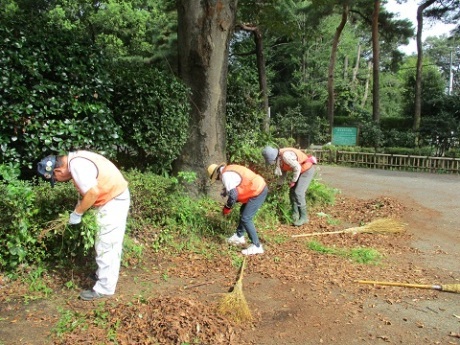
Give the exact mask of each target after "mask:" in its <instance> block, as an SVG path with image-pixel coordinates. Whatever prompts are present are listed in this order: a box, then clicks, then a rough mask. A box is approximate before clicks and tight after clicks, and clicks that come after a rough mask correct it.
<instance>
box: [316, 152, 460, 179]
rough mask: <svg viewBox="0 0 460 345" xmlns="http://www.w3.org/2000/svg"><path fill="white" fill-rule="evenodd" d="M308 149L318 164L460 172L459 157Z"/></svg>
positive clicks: (443, 172) (448, 172) (431, 171)
mask: <svg viewBox="0 0 460 345" xmlns="http://www.w3.org/2000/svg"><path fill="white" fill-rule="evenodd" d="M308 151H309V152H311V153H312V154H313V155H314V156H316V158H317V159H318V163H319V164H321V162H323V163H331V164H343V165H347V166H354V167H361V168H373V169H387V170H405V171H416V172H430V173H442V174H460V158H446V157H429V156H407V155H397V154H385V153H366V152H348V151H332V150H308Z"/></svg>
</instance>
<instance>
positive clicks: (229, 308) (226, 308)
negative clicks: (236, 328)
mask: <svg viewBox="0 0 460 345" xmlns="http://www.w3.org/2000/svg"><path fill="white" fill-rule="evenodd" d="M245 266H246V257H244V259H243V262H242V263H241V267H240V272H239V275H238V280H237V281H236V283H235V285H234V286H233V289H232V290H231V291H230V292H228V293H226V294H225V295H224V296H223V297H222V299H221V300H220V302H219V305H218V307H217V311H218V312H219V313H220V314H222V315H225V316H227V317H229V318H231V319H233V320H234V321H236V322H243V321H250V320H252V314H251V310H250V309H249V306H248V303H247V302H246V298H245V297H244V294H243V271H244V268H245Z"/></svg>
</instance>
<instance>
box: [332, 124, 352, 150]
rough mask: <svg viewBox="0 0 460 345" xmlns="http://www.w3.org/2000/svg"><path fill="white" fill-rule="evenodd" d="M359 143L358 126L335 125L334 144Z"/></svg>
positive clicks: (333, 132)
mask: <svg viewBox="0 0 460 345" xmlns="http://www.w3.org/2000/svg"><path fill="white" fill-rule="evenodd" d="M357 144H358V128H356V127H333V128H332V145H337V146H340V145H341V146H355V145H357Z"/></svg>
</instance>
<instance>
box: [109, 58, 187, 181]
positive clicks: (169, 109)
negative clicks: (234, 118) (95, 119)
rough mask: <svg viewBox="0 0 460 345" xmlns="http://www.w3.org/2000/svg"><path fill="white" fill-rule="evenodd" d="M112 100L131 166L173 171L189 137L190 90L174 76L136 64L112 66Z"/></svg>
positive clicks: (122, 145)
mask: <svg viewBox="0 0 460 345" xmlns="http://www.w3.org/2000/svg"><path fill="white" fill-rule="evenodd" d="M111 68H112V80H113V83H114V91H113V101H112V103H111V107H112V109H113V111H114V115H115V118H116V119H117V124H118V125H120V126H121V128H122V131H123V136H122V140H121V144H120V145H119V149H120V150H121V151H122V154H121V157H122V159H123V162H125V163H127V164H125V165H128V166H130V167H136V168H141V169H143V168H145V167H147V166H149V167H150V169H151V170H152V171H153V172H155V173H158V174H163V175H165V174H167V173H169V172H170V171H171V164H172V162H173V161H174V160H175V159H176V158H177V157H178V156H179V154H180V152H181V150H182V147H183V145H184V144H185V142H186V140H187V136H188V121H189V112H190V104H189V102H188V101H187V99H188V90H187V88H186V87H185V86H184V84H182V83H181V82H180V81H179V80H177V79H175V77H174V76H173V75H168V74H166V73H164V72H163V71H160V70H158V69H156V68H153V67H152V66H150V65H147V64H145V63H138V62H134V61H129V62H117V63H115V64H114V65H113V66H112V67H111Z"/></svg>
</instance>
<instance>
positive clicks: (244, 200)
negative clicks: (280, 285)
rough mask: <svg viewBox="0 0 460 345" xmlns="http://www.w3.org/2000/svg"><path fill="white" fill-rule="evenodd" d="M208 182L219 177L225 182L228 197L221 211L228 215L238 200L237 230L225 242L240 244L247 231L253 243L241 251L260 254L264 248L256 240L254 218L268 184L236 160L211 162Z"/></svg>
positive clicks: (243, 241) (225, 193)
mask: <svg viewBox="0 0 460 345" xmlns="http://www.w3.org/2000/svg"><path fill="white" fill-rule="evenodd" d="M208 176H209V178H210V179H211V183H214V182H215V181H216V180H220V181H221V182H222V184H223V185H224V192H223V196H226V197H227V202H226V203H225V205H224V207H223V209H222V213H223V215H224V216H226V215H228V214H229V213H230V212H231V211H232V209H233V207H234V205H235V204H236V203H237V202H240V203H241V204H242V205H241V208H240V220H239V223H238V227H237V228H236V232H235V233H234V234H233V235H232V236H231V237H230V238H228V239H227V243H229V244H232V245H236V246H242V245H245V244H246V240H245V237H244V234H245V233H247V234H248V237H249V239H250V240H251V242H252V244H251V245H250V246H249V247H247V248H246V249H243V251H242V253H243V254H244V255H255V254H263V252H264V249H263V247H262V244H261V243H260V241H259V237H258V235H257V230H256V227H255V225H254V221H253V218H254V216H255V215H256V213H257V211H258V210H259V208H260V207H261V206H262V204H263V203H264V201H265V198H266V197H267V194H268V187H267V184H266V182H265V180H264V178H263V177H262V176H260V175H258V174H256V173H254V172H253V171H251V170H250V169H248V168H246V167H244V166H241V165H236V164H230V165H226V164H225V163H222V164H219V165H218V164H211V165H210V166H209V167H208Z"/></svg>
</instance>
